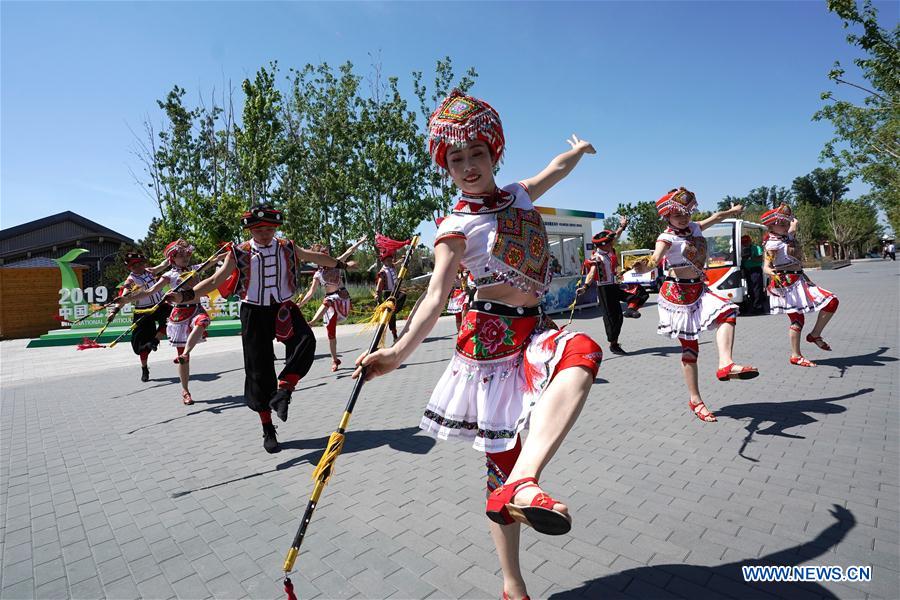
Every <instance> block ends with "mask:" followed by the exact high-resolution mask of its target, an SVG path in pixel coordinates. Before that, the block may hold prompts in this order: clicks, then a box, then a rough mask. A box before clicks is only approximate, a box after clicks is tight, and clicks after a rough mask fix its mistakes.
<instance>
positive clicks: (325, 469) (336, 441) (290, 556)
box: [283, 235, 419, 600]
mask: <svg viewBox="0 0 900 600" xmlns="http://www.w3.org/2000/svg"><path fill="white" fill-rule="evenodd" d="M418 243H419V236H418V235H414V236H413V238H412V241H411V242H410V244H409V248H407V249H406V255H405V256H404V257H403V264H402V265H401V267H400V271H399V272H398V273H397V280H396V281H395V282H394V289H393V290H391V295H390V296H389V297H388V298H387V300H385V301H384V302H382V303H381V304H380V305H378V307H377V308H376V309H375V314H376V315H377V317H378V327H377V329H376V330H375V335H374V336H373V338H372V343H371V344H370V345H369V353H370V354H371V353H372V352H375V351H376V350H378V348H379V347H380V345H381V340H382V338H383V337H384V332H385V330H386V329H387V325H388V322H389V321H390V320H391V315H393V314H394V313H395V312H396V310H397V296H398V294H399V293H400V286H401V285H402V284H403V280H404V279H405V278H406V275H407V269H408V267H409V261H410V258H412V255H413V252H414V251H415V248H416V246H417V245H418ZM365 369H366V368H365V367H362V370H363V372H362V373H361V374H360V376H359V377H358V378H357V379H356V383H355V384H354V385H353V391H352V392H351V393H350V400H349V401H348V402H347V406H346V408H344V415H343V416H342V417H341V422H340V424H339V425H338V428H337V430H336V431H335V432H334V433H332V434H331V436H330V437H329V438H328V444H327V445H326V446H325V452H324V453H323V454H322V458H321V459H319V464H318V465H316V468H315V470H313V474H312V477H313V480H314V481H315V482H316V484H315V486H314V487H313V491H312V494H310V496H309V503H308V504H307V505H306V511H305V512H304V513H303V519H302V520H301V521H300V527H299V528H298V529H297V534H296V535H295V536H294V541H293V543H291V549H290V550H288V553H287V557H286V558H285V559H284V567H283V568H284V591H285V593H287V596H288V600H297V596H296V594H294V584H293V583H291V578H290V577H289V575H290V572H291V571H292V570H293V568H294V561H296V560H297V555H298V554H299V553H300V545H301V544H302V543H303V537H304V536H305V535H306V528H307V526H308V525H309V522H310V520H311V519H312V515H313V512H314V511H315V510H316V505H317V504H318V503H319V497H320V496H321V495H322V491H323V490H324V489H325V486H326V485H328V480H329V479H331V476H332V475H333V474H334V463H335V461H337V457H338V456H339V455H340V453H341V450H343V448H344V435H345V433H346V431H347V425H349V424H350V415H351V414H353V407H354V406H355V405H356V399H357V398H358V397H359V393H360V391H361V390H362V386H363V383H364V382H365V380H366V377H365Z"/></svg>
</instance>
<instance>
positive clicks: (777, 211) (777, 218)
mask: <svg viewBox="0 0 900 600" xmlns="http://www.w3.org/2000/svg"><path fill="white" fill-rule="evenodd" d="M793 217H794V212H793V211H792V210H791V207H790V206H788V205H787V204H782V205H781V206H779V207H778V208H773V209H772V210H767V211H766V212H764V213H763V214H762V215H761V216H760V217H759V220H760V221H762V223H763V225H772V224H774V223H790V222H791V220H792V219H793Z"/></svg>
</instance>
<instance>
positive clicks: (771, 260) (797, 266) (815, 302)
mask: <svg viewBox="0 0 900 600" xmlns="http://www.w3.org/2000/svg"><path fill="white" fill-rule="evenodd" d="M760 220H761V221H762V222H763V225H766V226H767V227H768V228H769V237H768V239H767V240H766V247H765V256H764V262H763V271H764V272H765V273H766V275H768V276H769V277H770V279H769V286H768V287H767V288H766V292H767V293H768V295H769V312H770V313H771V314H773V315H780V314H787V316H788V319H789V320H790V323H791V324H790V326H789V327H788V339H789V340H790V342H791V359H790V362H791V364H792V365H797V366H799V367H814V366H816V363H814V362H812V361H810V360H807V359H806V358H805V357H804V356H803V354H802V353H801V352H800V332H801V331H802V330H803V324H804V322H805V320H806V319H805V317H804V316H803V313H808V312H815V311H818V312H819V316H818V318H817V319H816V324H815V326H814V327H813V329H812V331H810V332H809V333H808V334H807V335H806V341H807V342H810V343H812V344H815V345H816V346H818V347H819V348H821V349H822V350H828V351H830V350H831V346H829V345H828V343H827V342H826V341H825V340H823V339H822V330H823V329H825V325H827V324H828V321H830V320H831V317H833V316H834V312H835V311H836V310H837V307H838V299H837V296H835V295H834V294H833V293H831V292H829V291H828V290H826V289H824V288H820V287H818V286H816V285H815V284H814V283H813V282H812V281H811V280H810V279H809V277H807V276H806V274H804V273H803V263H802V261H801V260H800V257H799V249H798V248H797V244H796V241H795V240H796V238H795V236H796V233H797V225H798V223H797V219H795V218H794V217H793V213H792V211H791V208H790V207H789V206H788V205H786V204H782V205H781V206H779V207H778V208H773V209H772V210H767V211H766V212H764V213H763V214H762V217H761V219H760Z"/></svg>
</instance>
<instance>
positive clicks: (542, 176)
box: [522, 135, 597, 201]
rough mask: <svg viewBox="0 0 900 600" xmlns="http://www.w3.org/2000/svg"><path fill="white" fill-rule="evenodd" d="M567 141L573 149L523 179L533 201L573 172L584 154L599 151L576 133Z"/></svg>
mask: <svg viewBox="0 0 900 600" xmlns="http://www.w3.org/2000/svg"><path fill="white" fill-rule="evenodd" d="M566 141H567V142H568V143H569V145H570V146H572V149H571V150H569V151H567V152H563V153H562V154H560V155H559V156H557V157H556V158H554V159H553V160H551V161H550V164H549V165H547V166H546V167H545V168H544V170H543V171H541V172H540V173H538V174H537V175H535V176H534V177H530V178H528V179H525V180H524V181H522V183H524V184H525V187H527V188H528V195H529V196H531V200H532V201H534V200H537V199H538V198H540V197H541V196H543V195H544V194H545V193H546V192H547V190H549V189H550V188H552V187H553V186H554V185H556V184H557V183H559V182H560V181H562V180H563V179H564V178H565V176H566V175H568V174H569V173H571V172H572V169H574V168H575V165H577V164H578V161H579V160H581V157H582V156H583V155H585V154H596V153H597V151H596V150H594V147H593V146H592V145H591V143H590V142H588V141H585V140H581V139H578V136H576V135H572V138H571V139H568V140H566Z"/></svg>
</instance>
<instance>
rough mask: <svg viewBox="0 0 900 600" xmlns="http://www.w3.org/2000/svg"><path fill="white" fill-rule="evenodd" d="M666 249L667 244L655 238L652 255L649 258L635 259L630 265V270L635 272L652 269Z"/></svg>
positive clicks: (667, 247)
mask: <svg viewBox="0 0 900 600" xmlns="http://www.w3.org/2000/svg"><path fill="white" fill-rule="evenodd" d="M668 249H669V244H667V243H665V242H664V241H662V240H657V242H656V248H655V249H654V250H653V255H652V256H651V257H650V258H642V259H641V260H639V261H636V262H635V263H634V264H633V265H631V270H632V271H634V272H635V273H646V272H648V271H652V270H653V268H654V267H655V266H656V265H658V264H659V262H660V261H661V260H662V257H663V256H664V255H665V254H666V251H667V250H668Z"/></svg>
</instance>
